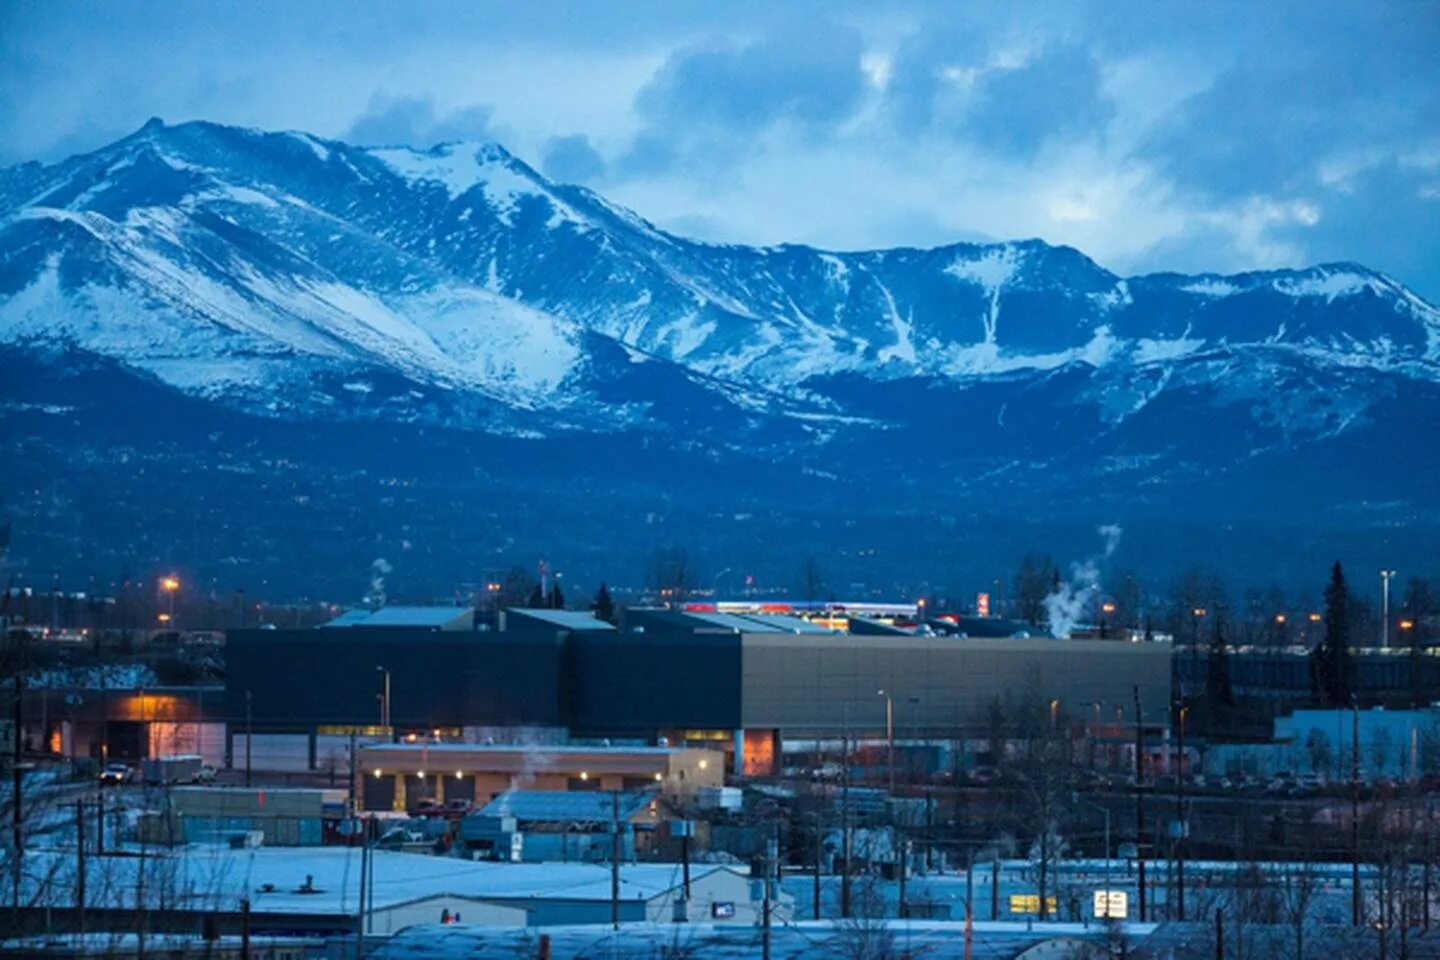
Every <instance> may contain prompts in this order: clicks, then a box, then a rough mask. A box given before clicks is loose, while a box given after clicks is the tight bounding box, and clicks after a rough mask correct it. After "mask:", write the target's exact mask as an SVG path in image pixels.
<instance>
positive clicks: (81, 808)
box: [16, 800, 85, 937]
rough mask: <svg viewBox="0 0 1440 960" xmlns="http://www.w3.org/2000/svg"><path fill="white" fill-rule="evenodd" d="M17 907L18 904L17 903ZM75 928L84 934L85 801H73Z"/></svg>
mask: <svg viewBox="0 0 1440 960" xmlns="http://www.w3.org/2000/svg"><path fill="white" fill-rule="evenodd" d="M16 906H17V907H18V906H19V904H18V903H17V904H16ZM75 929H76V930H78V931H79V932H80V935H81V936H82V937H83V936H84V935H85V801H84V800H76V801H75Z"/></svg>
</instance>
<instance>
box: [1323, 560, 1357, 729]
mask: <svg viewBox="0 0 1440 960" xmlns="http://www.w3.org/2000/svg"><path fill="white" fill-rule="evenodd" d="M1320 662H1321V665H1322V670H1321V679H1322V682H1323V690H1322V692H1323V693H1324V694H1325V697H1326V699H1327V700H1329V702H1330V705H1331V706H1333V707H1345V706H1348V705H1349V703H1350V588H1349V586H1347V585H1346V583H1345V571H1344V570H1342V569H1341V567H1340V561H1338V560H1337V561H1335V566H1334V568H1332V569H1331V571H1330V583H1329V584H1328V585H1327V586H1326V587H1325V642H1324V646H1323V654H1322V656H1321V661H1320Z"/></svg>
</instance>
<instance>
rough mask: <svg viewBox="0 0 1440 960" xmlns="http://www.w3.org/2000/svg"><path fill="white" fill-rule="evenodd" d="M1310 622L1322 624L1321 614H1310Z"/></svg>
mask: <svg viewBox="0 0 1440 960" xmlns="http://www.w3.org/2000/svg"><path fill="white" fill-rule="evenodd" d="M1310 622H1311V623H1319V622H1320V614H1318V613H1312V614H1310Z"/></svg>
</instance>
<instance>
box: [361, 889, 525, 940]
mask: <svg viewBox="0 0 1440 960" xmlns="http://www.w3.org/2000/svg"><path fill="white" fill-rule="evenodd" d="M446 910H448V911H450V914H451V916H454V915H455V914H456V913H459V914H460V922H461V923H466V924H484V925H486V926H495V927H523V926H525V925H526V919H527V917H528V912H527V911H526V909H525V908H524V907H523V906H505V905H502V904H498V903H487V902H485V901H483V900H472V899H470V898H468V897H455V896H441V897H428V898H426V899H424V900H421V901H419V902H417V903H406V904H401V905H399V906H394V907H387V908H384V909H381V910H376V911H374V912H373V913H371V914H370V921H369V922H370V926H369V928H368V932H370V933H373V934H375V935H377V936H388V935H390V934H392V933H397V932H398V931H400V930H403V929H404V928H406V927H411V926H415V925H416V924H420V923H439V922H440V918H441V917H442V916H443V915H444V913H445V911H446Z"/></svg>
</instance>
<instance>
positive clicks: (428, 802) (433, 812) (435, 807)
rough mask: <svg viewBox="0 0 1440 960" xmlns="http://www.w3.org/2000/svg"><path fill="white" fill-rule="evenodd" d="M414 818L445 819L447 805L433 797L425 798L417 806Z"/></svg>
mask: <svg viewBox="0 0 1440 960" xmlns="http://www.w3.org/2000/svg"><path fill="white" fill-rule="evenodd" d="M414 816H417V817H443V816H445V805H444V804H443V803H441V802H440V801H439V800H436V799H434V798H433V797H424V798H422V799H421V800H420V801H419V802H417V803H416V804H415V813H414Z"/></svg>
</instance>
